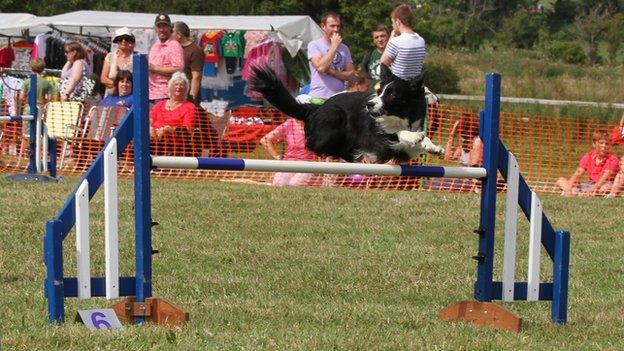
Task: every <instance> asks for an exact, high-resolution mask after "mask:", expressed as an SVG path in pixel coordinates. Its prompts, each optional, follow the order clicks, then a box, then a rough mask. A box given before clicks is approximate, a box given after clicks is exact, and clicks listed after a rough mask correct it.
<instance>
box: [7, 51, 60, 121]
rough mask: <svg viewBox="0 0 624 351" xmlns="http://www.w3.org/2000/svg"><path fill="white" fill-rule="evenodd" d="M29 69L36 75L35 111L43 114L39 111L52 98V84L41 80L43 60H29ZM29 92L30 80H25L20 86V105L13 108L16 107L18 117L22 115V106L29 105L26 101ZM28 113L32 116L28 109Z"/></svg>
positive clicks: (43, 67) (43, 66)
mask: <svg viewBox="0 0 624 351" xmlns="http://www.w3.org/2000/svg"><path fill="white" fill-rule="evenodd" d="M30 69H32V71H33V72H35V74H36V75H37V109H38V110H39V113H40V114H41V113H42V112H43V111H42V109H41V108H42V107H43V105H45V104H46V102H48V101H50V100H51V98H52V94H53V89H52V84H51V83H50V81H49V80H47V79H42V78H43V77H42V76H41V73H42V72H43V70H44V69H45V61H43V59H40V58H36V59H33V60H30ZM29 92H30V78H27V79H24V84H22V89H21V92H20V94H19V99H18V102H21V103H17V104H15V106H17V114H18V115H19V114H22V113H23V111H22V106H23V104H28V103H29V101H28V93H29ZM28 113H29V114H32V112H31V110H30V107H29V109H28Z"/></svg>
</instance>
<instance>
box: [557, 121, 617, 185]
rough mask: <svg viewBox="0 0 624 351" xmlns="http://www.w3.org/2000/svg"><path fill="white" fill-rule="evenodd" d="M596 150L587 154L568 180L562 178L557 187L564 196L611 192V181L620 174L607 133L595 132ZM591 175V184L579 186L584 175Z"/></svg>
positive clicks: (593, 137)
mask: <svg viewBox="0 0 624 351" xmlns="http://www.w3.org/2000/svg"><path fill="white" fill-rule="evenodd" d="M592 140H593V142H594V150H592V151H589V152H588V153H586V154H585V155H584V156H583V157H582V158H581V160H580V162H579V167H578V168H577V169H576V171H575V172H574V174H572V176H571V177H570V178H569V179H568V178H564V177H561V178H559V179H558V180H557V183H556V184H557V186H559V187H560V188H561V190H562V195H564V196H573V195H579V196H594V195H605V194H607V193H609V192H610V190H611V185H612V184H611V181H612V180H613V177H614V176H615V174H616V173H617V172H618V159H617V157H615V155H613V154H611V143H610V139H609V135H608V133H607V132H605V131H602V130H600V131H595V132H594V133H593V136H592ZM585 172H587V173H588V174H589V182H588V183H581V184H578V183H579V181H580V179H581V177H582V176H583V174H584V173H585Z"/></svg>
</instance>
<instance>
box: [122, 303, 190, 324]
mask: <svg viewBox="0 0 624 351" xmlns="http://www.w3.org/2000/svg"><path fill="white" fill-rule="evenodd" d="M111 308H112V309H113V310H114V311H115V313H116V314H117V318H119V320H120V321H121V322H123V323H134V317H145V321H146V322H148V323H154V324H158V325H166V326H170V327H175V326H182V325H185V324H186V323H187V322H188V320H189V314H188V312H186V311H184V310H183V309H181V308H180V307H178V306H176V305H174V304H173V303H171V302H169V301H167V300H165V299H159V298H153V297H150V298H147V299H145V302H135V301H134V297H127V298H125V299H123V300H122V301H121V302H118V303H116V304H114V305H112V306H111Z"/></svg>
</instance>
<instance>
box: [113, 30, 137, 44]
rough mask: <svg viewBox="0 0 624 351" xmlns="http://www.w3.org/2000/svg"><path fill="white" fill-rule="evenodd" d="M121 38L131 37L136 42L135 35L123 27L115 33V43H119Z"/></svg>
mask: <svg viewBox="0 0 624 351" xmlns="http://www.w3.org/2000/svg"><path fill="white" fill-rule="evenodd" d="M121 37H131V38H132V39H133V41H134V35H133V34H132V33H131V32H130V29H128V27H121V28H119V29H117V30H116V31H115V36H114V37H113V43H116V42H118V41H119V39H121Z"/></svg>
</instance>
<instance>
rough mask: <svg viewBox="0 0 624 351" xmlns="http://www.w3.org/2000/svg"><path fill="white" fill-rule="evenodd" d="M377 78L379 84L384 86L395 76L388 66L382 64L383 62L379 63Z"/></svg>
mask: <svg viewBox="0 0 624 351" xmlns="http://www.w3.org/2000/svg"><path fill="white" fill-rule="evenodd" d="M379 67H380V68H379V69H380V71H379V79H380V81H381V86H384V85H386V84H388V83H390V82H392V81H393V80H395V79H394V78H396V76H395V75H394V74H392V71H391V70H390V67H388V66H386V65H384V64H383V63H380V64H379Z"/></svg>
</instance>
